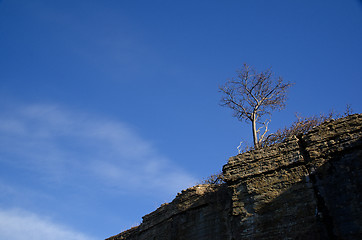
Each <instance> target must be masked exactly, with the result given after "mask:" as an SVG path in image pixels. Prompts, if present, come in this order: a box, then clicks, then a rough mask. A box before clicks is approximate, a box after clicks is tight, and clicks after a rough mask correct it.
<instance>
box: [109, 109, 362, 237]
mask: <svg viewBox="0 0 362 240" xmlns="http://www.w3.org/2000/svg"><path fill="white" fill-rule="evenodd" d="M361 129H362V114H355V115H351V116H348V117H346V118H343V119H338V120H335V121H334V120H333V121H329V122H326V123H324V124H322V125H320V126H318V127H316V128H314V129H313V130H312V131H310V132H308V133H307V134H305V135H301V136H294V137H292V138H290V139H287V140H286V141H285V142H284V143H280V144H275V145H273V146H271V147H267V148H264V149H260V150H254V151H250V152H246V153H244V154H241V155H237V156H235V157H231V158H230V159H229V161H228V163H227V164H226V165H225V166H224V167H223V172H224V175H225V179H226V184H223V185H198V186H194V187H192V188H189V189H187V190H184V191H182V192H181V193H180V194H178V196H177V197H176V198H175V199H174V200H173V201H172V202H171V203H169V204H164V205H162V206H161V207H160V208H158V209H157V210H156V211H154V212H152V213H150V214H148V215H146V216H144V217H143V221H142V223H141V224H140V226H138V227H135V228H132V229H130V230H127V231H125V232H122V233H120V234H118V235H116V236H113V237H110V238H108V240H121V239H122V240H123V239H125V240H134V239H138V240H143V239H180V240H181V239H185V240H193V239H195V240H202V239H205V240H210V239H215V240H216V239H217V240H220V239H230V240H237V239H362V193H361V189H362V186H361V183H362V131H361Z"/></svg>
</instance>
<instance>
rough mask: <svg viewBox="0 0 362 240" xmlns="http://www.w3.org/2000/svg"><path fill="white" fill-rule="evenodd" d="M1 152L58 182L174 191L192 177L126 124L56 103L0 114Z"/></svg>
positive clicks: (17, 165)
mask: <svg viewBox="0 0 362 240" xmlns="http://www.w3.org/2000/svg"><path fill="white" fill-rule="evenodd" d="M0 157H1V159H0V164H1V162H3V164H4V163H5V164H8V165H12V166H13V167H15V168H19V169H22V170H25V171H30V172H36V173H37V174H38V175H39V176H40V177H41V178H44V179H45V180H47V181H48V182H52V183H58V184H64V183H66V182H71V183H72V184H75V183H76V184H78V185H82V186H85V185H92V186H95V185H97V186H99V187H101V188H102V189H107V188H111V189H112V190H115V189H116V190H118V191H126V192H129V191H132V190H133V189H137V191H138V192H139V191H150V192H155V194H156V192H158V193H160V192H164V193H167V194H171V193H173V194H175V193H176V192H175V191H179V190H181V189H183V188H185V187H188V186H191V185H192V184H194V182H195V180H194V179H193V178H192V177H191V176H190V175H189V174H187V173H186V172H184V171H183V170H182V169H180V168H179V167H177V166H176V164H174V163H173V162H172V161H170V160H169V159H167V158H165V157H164V156H162V155H161V154H159V153H158V152H157V150H155V148H154V146H153V145H152V144H151V143H150V142H149V141H147V140H145V139H143V138H142V137H140V136H139V135H138V134H137V133H136V132H135V131H134V130H132V128H131V127H129V126H128V125H126V124H124V123H122V122H119V121H113V120H105V119H103V118H99V117H95V116H90V115H87V114H84V113H80V112H75V111H69V110H65V109H63V108H60V107H59V106H55V105H28V106H22V107H19V108H17V109H13V110H10V111H9V110H8V111H7V112H5V114H2V115H1V116H0Z"/></svg>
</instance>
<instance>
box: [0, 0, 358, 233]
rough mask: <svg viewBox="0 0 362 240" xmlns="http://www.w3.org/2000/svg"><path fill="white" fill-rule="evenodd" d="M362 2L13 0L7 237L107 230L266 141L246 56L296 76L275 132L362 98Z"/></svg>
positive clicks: (2, 95) (5, 59)
mask: <svg viewBox="0 0 362 240" xmlns="http://www.w3.org/2000/svg"><path fill="white" fill-rule="evenodd" d="M361 43H362V4H361V1H357V0H349V1H336V0H333V1H322V0H313V1H312V0H303V1H299V0H298V1H286V0H285V1H261V0H258V1H251V0H242V1H236V0H235V1H232V0H230V1H223V2H222V1H210V0H208V1H206V0H204V1H201V0H200V1H188V0H186V1H138V0H136V1H116V0H107V1H100V0H98V1H86V0H77V1H70V0H62V1H48V0H47V1H46V0H32V1H25V0H2V1H1V0H0V238H1V239H14V240H18V239H23V236H24V235H26V236H27V239H30V240H32V239H54V240H58V239H71V240H72V239H74V240H82V239H104V238H106V237H109V236H111V235H114V234H117V233H118V232H120V231H122V230H125V229H128V228H129V227H132V226H135V225H137V224H139V223H140V222H141V217H142V216H143V215H145V214H147V213H149V212H151V211H153V210H155V209H156V208H157V207H158V206H159V205H161V204H162V203H164V202H169V201H171V200H172V199H173V198H174V197H175V196H176V194H177V193H178V192H180V191H181V190H182V189H184V188H187V187H189V186H192V185H194V184H196V183H198V182H200V181H201V180H202V179H203V178H204V177H207V176H208V175H210V174H212V173H215V172H217V171H219V170H221V168H222V166H223V165H224V164H225V163H226V162H227V159H228V158H229V157H230V156H233V155H236V154H237V149H236V147H237V146H238V145H239V142H240V141H241V140H242V139H243V140H247V141H249V142H251V130H250V126H249V125H248V124H246V123H241V122H238V121H237V120H236V119H235V118H233V117H232V116H231V115H232V113H231V111H230V110H229V109H226V108H222V107H220V106H219V100H220V97H221V96H220V93H219V92H218V86H219V85H221V84H223V83H224V82H225V81H226V80H227V79H229V78H232V77H234V76H235V71H236V70H237V69H238V68H240V67H241V66H242V64H243V63H244V62H246V63H249V64H251V65H253V66H255V67H256V68H257V69H259V70H264V69H266V68H268V67H271V66H272V67H273V70H274V72H276V74H277V75H280V76H283V78H284V79H285V80H288V81H291V82H294V83H295V85H294V86H293V87H292V88H291V89H290V93H289V100H288V102H287V107H286V109H285V110H283V111H281V112H276V113H274V114H273V118H272V122H271V123H270V128H271V131H273V130H274V131H275V130H276V129H278V128H280V127H284V126H286V125H288V124H290V123H291V122H292V121H293V120H294V119H295V118H294V114H295V113H296V112H298V113H300V114H302V115H304V116H308V115H313V114H318V113H321V112H328V111H329V110H331V109H334V110H336V111H339V112H343V111H344V109H345V106H346V104H351V106H352V108H353V110H354V112H359V113H361V112H362V101H361V100H362V99H361V89H362V59H361V56H362V44H361Z"/></svg>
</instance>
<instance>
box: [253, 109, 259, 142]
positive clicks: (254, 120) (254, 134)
mask: <svg viewBox="0 0 362 240" xmlns="http://www.w3.org/2000/svg"><path fill="white" fill-rule="evenodd" d="M251 127H252V131H253V141H254V148H255V149H258V148H259V146H258V135H257V133H256V117H255V114H253V117H252V120H251Z"/></svg>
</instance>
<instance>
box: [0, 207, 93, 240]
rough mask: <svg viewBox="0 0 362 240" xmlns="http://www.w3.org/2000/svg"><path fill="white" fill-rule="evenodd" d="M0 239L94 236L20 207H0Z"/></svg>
mask: <svg viewBox="0 0 362 240" xmlns="http://www.w3.org/2000/svg"><path fill="white" fill-rule="evenodd" d="M0 239H8V240H21V239H28V240H39V239H47V240H64V239H67V240H93V239H95V238H93V237H91V236H87V235H85V234H83V233H79V232H77V231H74V230H72V229H69V228H67V227H65V226H62V225H60V224H57V223H54V222H53V221H52V220H50V219H48V218H44V217H41V216H39V215H36V214H34V213H31V212H28V211H24V210H21V209H11V210H3V209H0Z"/></svg>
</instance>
